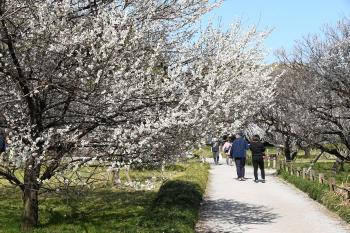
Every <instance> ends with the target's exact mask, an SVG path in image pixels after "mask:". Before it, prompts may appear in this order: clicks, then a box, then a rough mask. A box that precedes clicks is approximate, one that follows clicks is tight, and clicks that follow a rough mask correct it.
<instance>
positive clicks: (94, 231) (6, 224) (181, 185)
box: [0, 161, 209, 233]
mask: <svg viewBox="0 0 350 233" xmlns="http://www.w3.org/2000/svg"><path fill="white" fill-rule="evenodd" d="M168 169H169V171H166V172H165V175H166V178H168V179H169V180H168V181H167V182H165V183H164V184H163V185H162V188H161V189H160V191H159V193H157V190H151V191H135V190H131V189H126V188H123V189H116V188H102V187H100V188H98V189H96V190H90V191H89V192H87V193H84V195H79V196H74V195H70V196H67V195H53V194H44V195H41V196H40V202H41V205H40V210H39V216H40V219H39V222H40V225H39V226H38V227H37V228H35V229H34V230H33V231H32V232H33V233H44V232H45V233H46V232H47V233H56V232H57V233H65V232H67V233H68V232H69V233H71V232H89V233H104V232H106V233H107V232H108V233H109V232H130V233H131V232H132V233H134V232H135V233H137V232H145V233H146V232H194V226H195V225H194V224H195V222H196V219H197V217H198V208H199V202H200V200H201V198H202V194H203V192H204V189H205V185H206V181H207V177H208V169H209V167H208V166H207V165H204V164H199V163H197V162H194V161H192V162H189V163H187V164H176V165H174V166H170V167H168ZM173 170H177V171H173ZM179 170H183V171H179ZM158 172H159V171H147V170H146V171H138V170H137V171H131V173H130V176H132V177H137V176H140V177H139V178H140V180H144V179H146V178H147V177H152V176H157V180H158V181H159V182H162V179H161V178H160V177H159V176H160V173H158ZM163 178H164V177H163ZM169 188H170V189H174V188H175V189H176V192H175V191H174V192H169ZM174 194H176V195H174ZM168 195H169V196H168ZM189 203H190V204H189ZM0 209H1V211H0V232H1V233H15V232H21V231H20V222H21V211H22V201H21V192H20V190H19V189H12V188H11V189H9V188H5V187H4V186H0Z"/></svg>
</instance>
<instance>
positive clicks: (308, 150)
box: [303, 146, 311, 158]
mask: <svg viewBox="0 0 350 233" xmlns="http://www.w3.org/2000/svg"><path fill="white" fill-rule="evenodd" d="M303 149H304V152H305V155H304V158H310V155H311V147H309V146H307V147H305V148H303Z"/></svg>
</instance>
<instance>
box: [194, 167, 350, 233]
mask: <svg viewBox="0 0 350 233" xmlns="http://www.w3.org/2000/svg"><path fill="white" fill-rule="evenodd" d="M211 167H212V169H211V171H210V179H209V185H208V188H207V192H206V198H205V200H204V202H203V205H202V208H201V214H200V220H199V222H198V223H197V227H196V232H198V233H209V232H213V233H219V232H220V233H223V232H227V233H228V232H233V233H241V232H247V233H265V232H266V233H350V226H349V225H346V224H345V223H344V222H343V221H341V220H340V218H339V217H337V216H335V215H334V214H333V213H331V212H329V211H328V210H327V209H326V208H325V207H323V206H322V205H320V204H319V203H317V202H315V201H313V200H312V199H310V198H309V197H308V196H307V195H306V194H304V193H303V192H301V191H299V190H298V189H296V188H295V187H293V186H292V185H289V184H287V183H285V182H284V181H282V180H280V179H279V178H277V177H275V176H274V175H273V172H274V171H272V170H267V177H266V183H254V182H253V169H252V168H251V167H246V178H248V179H247V180H245V181H238V180H237V179H235V177H236V170H235V167H234V166H228V165H226V164H222V165H213V164H212V165H211Z"/></svg>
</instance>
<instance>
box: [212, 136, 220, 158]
mask: <svg viewBox="0 0 350 233" xmlns="http://www.w3.org/2000/svg"><path fill="white" fill-rule="evenodd" d="M210 145H211V152H212V153H213V159H214V163H215V164H219V156H220V141H219V140H218V139H216V138H213V139H212V141H211V144H210Z"/></svg>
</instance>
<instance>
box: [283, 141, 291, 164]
mask: <svg viewBox="0 0 350 233" xmlns="http://www.w3.org/2000/svg"><path fill="white" fill-rule="evenodd" d="M283 152H284V156H285V157H286V161H291V160H292V158H291V148H290V138H289V136H287V137H286V140H285V141H284V148H283Z"/></svg>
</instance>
